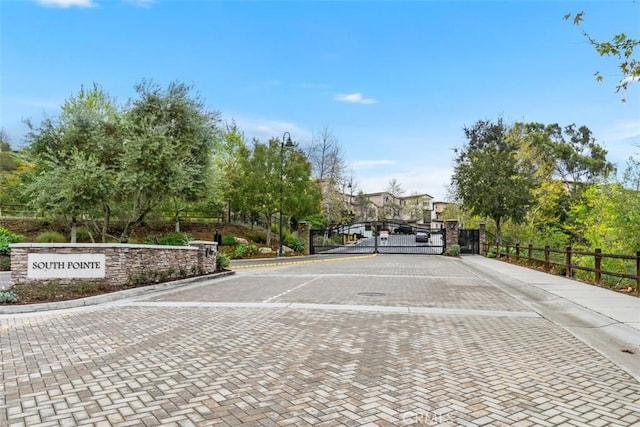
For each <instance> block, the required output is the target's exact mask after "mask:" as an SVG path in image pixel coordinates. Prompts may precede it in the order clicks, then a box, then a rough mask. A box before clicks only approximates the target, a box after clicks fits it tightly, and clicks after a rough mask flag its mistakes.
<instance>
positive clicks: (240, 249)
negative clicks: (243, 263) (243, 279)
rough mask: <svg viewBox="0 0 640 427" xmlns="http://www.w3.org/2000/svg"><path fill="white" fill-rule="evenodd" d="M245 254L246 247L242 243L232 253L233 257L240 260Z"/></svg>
mask: <svg viewBox="0 0 640 427" xmlns="http://www.w3.org/2000/svg"><path fill="white" fill-rule="evenodd" d="M246 252H247V245H245V244H244V243H243V244H240V245H238V246H236V250H235V251H234V252H233V257H234V258H242V257H243V256H244V254H245V253H246Z"/></svg>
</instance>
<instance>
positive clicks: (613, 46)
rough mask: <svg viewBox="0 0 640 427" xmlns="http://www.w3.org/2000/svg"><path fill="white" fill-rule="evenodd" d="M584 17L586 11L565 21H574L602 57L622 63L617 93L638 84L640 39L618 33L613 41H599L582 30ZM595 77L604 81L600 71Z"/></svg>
mask: <svg viewBox="0 0 640 427" xmlns="http://www.w3.org/2000/svg"><path fill="white" fill-rule="evenodd" d="M584 15H585V13H584V11H583V12H578V13H576V14H575V15H574V14H571V13H567V14H566V15H564V19H565V20H569V19H572V20H573V23H574V25H576V26H577V27H578V29H579V30H580V32H581V33H582V35H583V36H584V37H585V38H586V39H587V40H588V41H589V44H590V45H591V46H593V47H594V48H595V50H596V52H598V54H600V56H612V57H615V58H617V60H618V61H620V63H619V64H618V69H619V70H620V74H621V78H620V80H619V81H618V84H617V86H616V93H617V92H620V91H621V90H626V89H627V88H628V87H629V84H630V83H631V82H638V81H639V80H640V60H639V59H638V58H637V57H636V56H635V55H636V52H637V51H636V50H635V49H636V48H637V47H638V46H640V39H634V38H631V37H629V36H627V35H626V34H625V33H618V34H616V35H614V36H613V37H612V38H611V40H607V41H598V40H596V39H594V38H593V37H592V36H591V35H590V34H589V33H588V32H587V31H586V30H584V29H583V28H582V26H581V23H582V21H583V20H584V19H583V17H584ZM636 29H637V28H636ZM595 76H596V80H597V81H602V80H603V77H602V74H600V72H599V71H596V73H595ZM624 101H625V98H622V102H624Z"/></svg>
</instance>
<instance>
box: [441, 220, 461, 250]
mask: <svg viewBox="0 0 640 427" xmlns="http://www.w3.org/2000/svg"><path fill="white" fill-rule="evenodd" d="M444 226H445V230H446V233H447V238H446V241H445V249H446V248H450V247H451V246H453V245H457V244H458V240H459V239H460V237H459V235H458V234H459V231H458V220H455V219H448V220H445V221H444Z"/></svg>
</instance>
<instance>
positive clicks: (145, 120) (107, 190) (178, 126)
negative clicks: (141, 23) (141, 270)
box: [29, 82, 218, 241]
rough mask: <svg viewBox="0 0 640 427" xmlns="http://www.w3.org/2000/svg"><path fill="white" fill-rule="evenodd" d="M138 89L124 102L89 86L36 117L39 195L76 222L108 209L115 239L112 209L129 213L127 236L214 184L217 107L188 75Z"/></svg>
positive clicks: (105, 215) (33, 136) (33, 142)
mask: <svg viewBox="0 0 640 427" xmlns="http://www.w3.org/2000/svg"><path fill="white" fill-rule="evenodd" d="M136 91H137V94H138V98H136V99H134V100H131V101H130V102H129V103H128V105H127V108H125V109H120V108H118V107H117V106H116V104H115V102H114V101H113V100H111V98H109V96H108V95H107V94H106V93H105V92H104V91H103V90H102V89H101V88H100V87H99V86H97V85H94V86H93V87H92V88H91V89H89V90H86V89H85V88H84V87H82V88H81V89H80V91H79V92H78V93H77V94H75V95H73V96H71V97H70V98H69V99H68V100H67V101H66V102H65V104H64V105H63V107H62V111H61V114H60V117H59V118H58V119H57V120H52V119H45V120H43V121H42V122H41V124H40V126H39V127H37V128H36V127H35V126H33V125H31V124H30V123H29V125H30V133H29V137H30V149H31V152H32V154H33V156H34V159H35V161H36V170H37V172H38V174H37V178H36V182H35V183H34V185H32V186H31V188H32V190H33V191H35V192H36V194H35V196H36V197H34V198H33V199H34V202H35V203H36V204H37V205H38V206H39V207H40V208H42V209H46V210H47V211H50V212H59V213H62V212H66V213H68V214H70V215H71V216H72V218H71V219H72V222H73V223H75V218H76V217H77V215H79V214H80V213H82V214H83V216H86V215H89V214H91V215H92V216H93V215H95V216H94V217H97V216H101V217H102V226H101V234H102V241H107V237H108V236H107V232H108V231H107V230H108V228H109V223H110V219H111V216H112V214H114V213H115V214H116V216H118V217H121V218H123V220H124V222H125V226H124V229H123V231H122V233H121V235H120V237H119V239H120V240H121V241H126V240H127V238H128V235H129V233H130V232H131V230H132V229H133V228H134V227H135V226H136V225H137V224H139V223H141V222H142V221H143V220H144V218H145V216H146V215H147V214H148V213H149V212H151V210H152V209H154V208H155V207H157V206H158V205H159V204H160V203H161V202H163V201H166V200H174V202H175V203H178V201H183V202H187V201H195V200H196V199H197V198H198V197H200V196H201V195H202V194H203V193H205V192H206V191H207V188H208V187H207V183H208V179H209V175H208V174H209V172H210V171H211V167H210V166H211V158H212V156H211V154H212V150H213V148H214V147H215V142H216V137H217V135H218V134H217V127H216V124H217V113H216V112H209V111H207V110H206V109H205V108H204V103H203V102H202V101H201V100H200V99H199V98H198V97H197V96H192V94H191V91H192V88H191V87H189V86H186V85H184V84H181V83H171V84H169V85H168V87H167V88H166V89H164V88H161V87H160V86H158V85H156V84H153V83H149V82H143V83H141V84H139V85H137V86H136ZM83 167H92V168H95V171H96V173H98V172H99V179H100V182H101V183H102V184H103V185H100V186H97V184H96V181H95V180H94V179H93V178H96V177H89V176H85V178H86V179H84V180H83V179H82V176H83V175H82V174H81V171H80V170H79V168H83ZM52 169H59V170H62V171H67V172H68V173H69V178H71V177H73V178H74V179H73V180H71V179H69V180H67V179H63V178H65V177H63V176H61V175H60V173H58V172H56V171H53V170H52ZM82 186H84V187H82ZM80 187H82V188H80ZM39 188H42V189H47V188H48V189H56V190H57V192H58V193H59V196H58V197H50V196H49V195H42V194H40V193H39V192H41V190H38V189H39ZM96 189H99V190H100V191H96ZM63 190H69V191H63ZM71 190H73V191H71ZM74 194H80V195H81V200H79V199H78V197H76V196H75V195H74ZM89 196H91V197H89ZM80 201H81V202H82V203H80ZM90 206H93V209H90Z"/></svg>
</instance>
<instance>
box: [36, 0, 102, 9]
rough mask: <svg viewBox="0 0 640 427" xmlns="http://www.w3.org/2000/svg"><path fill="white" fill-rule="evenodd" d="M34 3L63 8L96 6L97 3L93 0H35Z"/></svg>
mask: <svg viewBox="0 0 640 427" xmlns="http://www.w3.org/2000/svg"><path fill="white" fill-rule="evenodd" d="M36 3H38V4H39V5H41V6H47V7H60V8H63V9H66V8H69V7H81V8H88V7H96V6H97V5H98V4H97V3H95V2H94V1H93V0H36Z"/></svg>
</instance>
